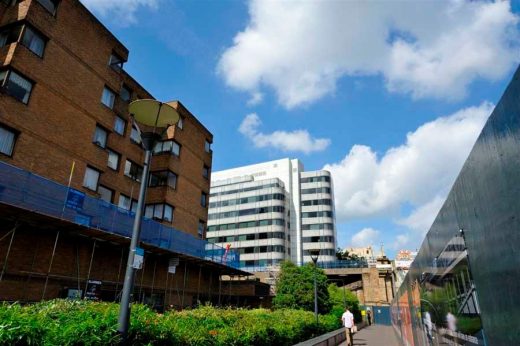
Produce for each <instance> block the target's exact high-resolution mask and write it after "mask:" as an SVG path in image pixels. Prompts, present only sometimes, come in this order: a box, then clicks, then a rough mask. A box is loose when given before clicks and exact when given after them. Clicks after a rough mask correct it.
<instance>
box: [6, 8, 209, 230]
mask: <svg viewBox="0 0 520 346" xmlns="http://www.w3.org/2000/svg"><path fill="white" fill-rule="evenodd" d="M0 15H1V16H2V17H1V19H0V23H1V25H6V24H9V23H13V22H15V21H23V22H27V23H30V24H31V25H32V26H34V27H35V28H37V29H38V30H39V31H41V32H42V33H43V34H44V35H45V36H46V37H47V38H48V39H49V40H48V42H47V44H46V48H45V52H44V54H43V58H40V57H39V56H37V55H35V54H34V53H32V52H31V51H29V50H28V49H27V48H26V47H24V46H23V45H21V44H19V43H13V44H11V45H8V46H5V47H3V48H0V61H1V62H2V64H3V65H4V66H5V67H6V68H14V69H16V70H17V71H19V72H20V73H21V74H23V75H25V76H26V77H28V78H29V79H31V80H32V81H34V83H35V84H34V87H33V90H32V93H31V96H30V99H29V102H28V104H27V105H25V104H23V103H21V102H19V101H18V100H16V99H14V98H13V97H10V96H8V95H6V94H3V93H2V94H0V124H5V125H7V126H10V127H12V128H14V129H16V130H17V131H19V132H20V134H19V136H18V140H17V142H16V145H15V148H14V153H13V155H12V157H7V156H5V155H1V154H0V160H4V161H7V162H9V163H11V164H14V165H16V166H19V167H21V168H23V169H26V170H29V171H32V172H34V173H36V174H39V175H42V176H44V177H46V178H49V179H52V180H54V181H57V182H59V183H61V184H67V182H68V179H69V176H70V174H71V167H72V163H73V162H75V169H74V172H73V174H72V182H71V185H72V186H73V187H74V188H76V189H79V190H83V191H85V192H87V193H88V194H90V195H94V196H97V193H95V192H93V191H90V190H87V189H85V188H83V187H82V183H83V177H84V174H85V169H86V167H87V165H88V166H91V167H93V168H95V169H97V170H99V171H100V172H101V173H102V174H101V177H100V180H99V183H100V184H101V185H104V186H106V187H108V188H110V189H112V190H114V191H115V194H114V197H113V203H115V204H117V202H118V200H119V195H120V194H121V193H122V194H125V195H126V196H133V197H134V198H135V197H136V196H137V194H138V190H139V184H138V183H136V182H134V181H133V180H131V179H130V178H128V177H126V176H124V163H125V161H126V159H127V158H128V159H130V160H132V161H134V162H135V163H138V164H141V165H142V162H143V159H144V153H143V151H142V149H141V148H140V147H139V146H138V145H136V144H133V143H131V141H130V139H129V136H130V132H131V124H130V121H129V119H128V116H127V107H128V104H127V102H124V101H123V100H121V99H119V98H117V99H116V105H115V107H114V109H113V110H112V109H109V108H108V107H106V106H104V105H103V104H102V103H101V102H100V100H101V95H102V92H103V88H104V87H105V86H107V87H109V88H110V89H112V90H113V91H115V92H116V93H118V92H119V91H120V89H121V86H122V85H123V84H124V85H126V86H127V87H129V88H130V89H132V90H133V96H132V98H133V99H137V98H152V96H151V94H150V93H148V92H147V91H146V90H145V89H144V88H143V87H142V86H140V85H139V83H138V82H136V81H135V80H134V79H133V78H132V77H131V76H129V75H128V74H127V73H126V72H124V71H116V70H114V69H113V68H112V67H110V66H108V61H109V58H110V55H111V54H112V52H115V53H117V54H118V55H120V56H121V57H122V58H124V59H126V58H127V56H128V54H129V53H128V50H127V49H126V48H125V47H124V46H123V45H122V44H121V42H119V41H118V40H117V39H116V38H115V37H114V36H113V35H112V34H111V33H110V32H109V31H108V30H107V29H106V28H105V27H104V26H103V25H102V24H101V23H100V22H99V21H98V20H97V19H96V18H95V17H94V16H93V15H92V14H91V13H90V12H89V11H88V10H87V9H86V8H85V7H84V6H83V5H82V4H81V3H80V2H79V1H77V0H62V1H61V2H60V4H59V6H58V10H57V12H56V15H55V16H53V15H51V14H50V13H49V12H48V11H47V10H45V9H44V8H43V7H42V6H41V5H40V4H39V3H38V2H37V1H31V0H25V1H21V2H19V3H17V4H16V5H14V6H11V7H7V8H4V7H3V5H0ZM172 105H173V106H174V107H176V108H177V109H178V110H179V113H180V114H181V116H182V117H183V119H184V128H183V129H182V130H180V129H176V130H175V131H174V134H173V138H174V139H175V140H176V141H177V142H179V143H180V144H181V146H182V149H181V155H180V157H179V158H177V157H175V156H173V155H160V156H156V157H154V158H153V160H152V161H153V163H152V170H165V169H170V170H172V171H173V172H175V173H176V174H178V176H179V179H178V184H177V189H175V190H173V189H170V188H167V187H159V188H153V189H149V198H148V201H149V202H154V203H160V202H166V203H169V204H171V205H173V206H174V207H175V219H174V221H173V224H172V223H170V225H171V226H173V227H175V228H177V229H180V230H182V231H185V232H188V233H190V234H193V235H195V236H196V235H197V226H198V223H199V220H202V221H204V222H205V221H206V220H207V208H203V207H201V206H200V195H201V192H202V191H204V192H206V193H207V192H208V191H209V179H206V178H203V176H202V167H203V165H204V164H206V165H207V166H208V167H211V159H212V155H211V153H206V152H205V150H204V142H205V140H208V141H209V142H212V141H213V138H212V135H211V133H210V132H209V131H208V130H207V129H206V128H205V127H204V126H202V124H200V123H199V122H198V120H197V119H196V118H195V117H194V116H193V115H192V114H191V113H190V112H189V111H188V110H187V109H186V108H185V107H184V106H182V105H181V104H180V103H178V102H174V103H172ZM116 115H118V116H121V117H123V118H125V119H126V120H127V125H126V131H125V135H124V136H120V135H118V134H116V133H115V132H111V133H110V134H109V136H108V142H107V148H110V149H112V150H114V151H116V152H117V153H119V154H121V157H120V164H119V170H118V171H113V170H112V169H110V168H108V167H107V159H108V153H107V151H106V149H102V148H100V147H98V146H97V145H95V144H93V143H92V138H93V134H94V130H95V127H96V124H100V125H102V126H103V127H104V128H106V129H107V130H109V131H111V130H112V129H113V124H114V120H115V116H116Z"/></svg>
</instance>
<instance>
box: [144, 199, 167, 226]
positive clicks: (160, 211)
mask: <svg viewBox="0 0 520 346" xmlns="http://www.w3.org/2000/svg"><path fill="white" fill-rule="evenodd" d="M144 216H145V217H147V218H150V219H156V220H161V221H168V222H172V221H173V207H172V206H171V205H169V204H166V203H156V204H147V205H146V208H145V210H144Z"/></svg>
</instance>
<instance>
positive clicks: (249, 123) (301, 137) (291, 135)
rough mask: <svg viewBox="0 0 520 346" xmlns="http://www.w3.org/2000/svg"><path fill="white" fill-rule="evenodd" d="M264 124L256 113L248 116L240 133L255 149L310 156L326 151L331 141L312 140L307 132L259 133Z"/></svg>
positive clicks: (241, 125)
mask: <svg viewBox="0 0 520 346" xmlns="http://www.w3.org/2000/svg"><path fill="white" fill-rule="evenodd" d="M261 124H262V122H261V120H260V118H259V117H258V115H257V114H256V113H251V114H248V115H247V116H246V117H245V118H244V120H243V121H242V123H241V124H240V127H239V128H238V131H239V132H240V133H242V134H243V135H244V136H246V137H248V138H249V139H250V140H251V141H252V142H253V144H254V145H255V147H257V148H267V147H272V148H276V149H279V150H282V151H284V152H289V151H290V152H297V151H300V152H303V153H305V154H309V153H312V152H316V151H323V150H325V149H326V148H327V147H328V146H329V144H330V140H329V139H326V138H312V137H311V135H310V134H309V132H307V130H296V131H291V132H288V131H275V132H273V133H268V134H265V133H262V132H259V131H258V127H260V125H261Z"/></svg>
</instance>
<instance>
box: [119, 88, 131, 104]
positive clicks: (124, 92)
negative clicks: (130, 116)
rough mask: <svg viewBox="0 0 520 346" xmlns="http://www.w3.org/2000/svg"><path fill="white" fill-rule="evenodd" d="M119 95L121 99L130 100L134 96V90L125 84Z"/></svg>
mask: <svg viewBox="0 0 520 346" xmlns="http://www.w3.org/2000/svg"><path fill="white" fill-rule="evenodd" d="M119 96H120V97H121V100H123V101H127V102H128V101H130V99H131V98H132V90H130V89H129V88H128V87H127V86H126V85H124V84H123V86H122V87H121V91H120V92H119Z"/></svg>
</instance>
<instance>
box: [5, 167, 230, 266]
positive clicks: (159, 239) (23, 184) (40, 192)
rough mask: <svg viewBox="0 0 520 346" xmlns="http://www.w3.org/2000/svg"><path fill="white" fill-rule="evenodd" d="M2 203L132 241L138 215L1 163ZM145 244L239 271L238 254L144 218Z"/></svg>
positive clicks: (142, 238) (143, 239) (142, 233)
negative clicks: (133, 227)
mask: <svg viewBox="0 0 520 346" xmlns="http://www.w3.org/2000/svg"><path fill="white" fill-rule="evenodd" d="M0 203H4V204H8V205H12V206H15V207H18V208H23V209H26V210H30V211H32V212H36V213H39V214H43V215H47V216H51V217H55V218H58V219H61V220H67V221H70V222H73V223H76V224H78V225H82V226H85V227H89V228H94V229H97V230H101V231H104V232H107V233H111V234H116V235H119V236H122V237H127V238H130V237H131V235H132V226H133V222H134V216H135V214H134V213H133V212H131V211H127V210H125V209H121V208H119V207H117V206H116V205H114V204H110V203H107V202H105V201H103V200H101V199H99V198H94V197H90V196H87V195H85V194H84V193H83V192H81V191H78V190H75V189H72V188H69V187H67V186H64V185H61V184H58V183H56V182H54V181H51V180H48V179H45V178H42V177H40V176H38V175H36V174H33V173H31V172H28V171H25V170H22V169H20V168H17V167H14V166H11V165H9V164H7V163H5V162H0ZM141 241H142V242H143V243H146V244H148V245H152V246H156V247H159V248H162V249H166V250H169V251H171V252H174V253H178V254H184V255H188V256H192V257H197V258H200V259H204V260H208V261H212V262H216V263H221V264H224V265H226V266H229V267H233V268H239V264H240V257H239V256H240V255H239V254H238V252H236V251H234V250H228V251H227V253H226V250H225V249H224V248H222V247H220V246H217V245H215V244H212V243H209V242H207V241H205V240H202V239H198V238H196V237H194V236H191V235H189V234H187V233H184V232H182V231H179V230H176V229H174V228H173V227H168V226H165V225H163V224H161V223H159V222H157V221H154V220H150V219H147V218H143V222H142V227H141Z"/></svg>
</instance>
